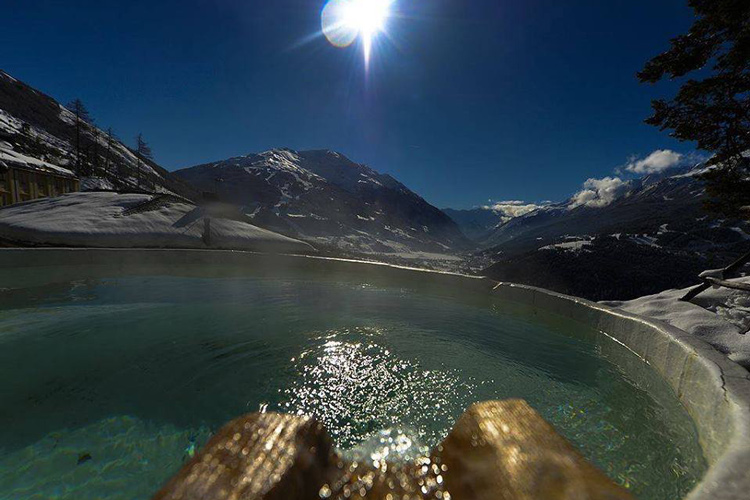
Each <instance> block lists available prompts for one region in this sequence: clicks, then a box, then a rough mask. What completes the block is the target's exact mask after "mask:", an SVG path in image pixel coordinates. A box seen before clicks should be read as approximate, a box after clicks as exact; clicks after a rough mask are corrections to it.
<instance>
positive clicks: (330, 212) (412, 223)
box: [175, 149, 468, 254]
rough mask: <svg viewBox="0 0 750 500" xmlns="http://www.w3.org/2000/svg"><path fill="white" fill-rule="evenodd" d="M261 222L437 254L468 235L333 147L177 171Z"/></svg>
mask: <svg viewBox="0 0 750 500" xmlns="http://www.w3.org/2000/svg"><path fill="white" fill-rule="evenodd" d="M175 173H176V174H177V175H179V176H180V177H182V178H183V179H185V180H186V181H188V182H189V183H191V184H192V185H194V186H196V187H197V188H199V189H200V190H202V191H204V192H211V193H216V194H217V195H218V196H219V198H221V199H222V200H223V201H229V202H232V203H236V204H239V205H243V206H244V207H245V212H246V213H247V214H248V215H249V216H251V217H252V219H253V222H254V223H255V224H258V225H259V226H261V227H266V228H268V229H271V230H274V231H278V232H281V233H283V234H287V235H290V236H294V237H300V238H304V239H306V240H308V241H311V242H313V243H314V244H315V245H316V246H317V247H318V248H326V247H332V248H335V249H337V250H344V251H348V252H353V253H365V254H367V253H393V254H398V253H401V252H413V251H424V252H436V253H444V252H449V251H455V250H457V249H458V250H460V249H464V248H466V247H467V246H468V241H467V240H466V239H465V238H464V236H463V235H462V234H461V232H460V230H459V228H458V226H457V225H456V224H455V222H453V221H452V220H451V219H450V218H449V217H448V216H447V215H445V214H444V213H443V212H441V211H440V210H439V209H437V208H435V207H434V206H432V205H430V204H429V203H427V202H426V201H425V200H424V199H422V198H421V197H420V196H418V195H417V194H415V193H414V192H412V191H411V190H409V189H408V188H407V187H406V186H404V185H403V184H401V183H400V182H398V181H397V180H396V179H394V178H393V177H391V176H390V175H387V174H380V173H378V172H376V171H375V170H373V169H371V168H369V167H367V166H366V165H362V164H359V163H355V162H353V161H351V160H349V159H348V158H346V157H345V156H344V155H342V154H340V153H336V152H334V151H327V150H315V151H293V150H290V149H274V150H271V151H266V152H263V153H259V154H249V155H246V156H240V157H237V158H230V159H228V160H223V161H218V162H213V163H208V164H204V165H198V166H195V167H191V168H186V169H182V170H178V171H176V172H175Z"/></svg>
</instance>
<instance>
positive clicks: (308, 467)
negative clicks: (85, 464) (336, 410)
mask: <svg viewBox="0 0 750 500" xmlns="http://www.w3.org/2000/svg"><path fill="white" fill-rule="evenodd" d="M334 463H335V457H334V455H333V452H332V444H331V440H330V438H329V437H328V435H327V434H326V433H325V431H324V430H323V427H322V426H321V425H320V424H318V423H317V422H315V421H314V420H313V419H312V418H309V417H300V416H294V415H281V414H276V413H253V414H250V415H245V416H243V417H240V418H238V419H236V420H233V421H231V422H230V423H228V424H227V425H225V426H224V427H222V428H221V429H220V430H219V431H218V432H217V433H216V435H214V436H213V437H212V438H211V440H209V442H208V444H206V446H205V447H204V448H203V449H202V450H201V451H200V452H199V453H198V454H197V455H196V456H195V457H194V458H193V459H192V460H190V461H189V462H188V463H187V464H185V465H184V466H183V468H182V469H180V471H179V472H178V473H177V475H176V476H174V477H173V478H172V479H171V480H170V481H169V482H168V483H167V484H166V485H165V486H164V487H163V488H162V489H161V490H160V491H159V492H158V493H157V494H156V495H155V496H154V497H153V498H154V500H177V499H180V500H198V499H204V500H205V499H211V500H225V499H226V500H228V499H239V498H241V499H243V500H261V499H263V500H276V499H277V500H289V499H318V498H320V497H319V496H318V492H319V490H320V488H321V487H322V486H323V485H324V484H325V483H326V482H327V478H328V477H329V475H330V467H331V466H332V465H333V464H334Z"/></svg>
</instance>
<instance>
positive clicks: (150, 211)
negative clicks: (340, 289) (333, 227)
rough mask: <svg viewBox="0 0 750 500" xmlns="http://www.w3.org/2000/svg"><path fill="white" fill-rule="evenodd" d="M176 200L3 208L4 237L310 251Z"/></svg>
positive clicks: (111, 196)
mask: <svg viewBox="0 0 750 500" xmlns="http://www.w3.org/2000/svg"><path fill="white" fill-rule="evenodd" d="M206 215H207V213H206V210H205V209H203V208H200V207H197V206H195V205H193V204H191V203H190V202H188V201H186V200H183V199H180V198H178V197H175V196H160V195H150V194H133V193H129V194H121V193H115V192H80V193H70V194H66V195H63V196H59V197H57V198H45V199H39V200H34V201H30V202H26V203H20V204H17V205H11V206H9V207H5V208H3V209H0V238H2V239H3V240H8V241H11V242H17V243H22V244H32V245H33V244H39V245H62V246H87V247H152V248H153V247H157V248H225V249H234V250H251V251H259V252H280V253H310V252H312V251H314V249H313V247H312V246H310V245H308V244H307V243H304V242H301V241H298V240H295V239H292V238H288V237H286V236H282V235H280V234H277V233H274V232H272V231H268V230H266V229H261V228H259V227H256V226H253V225H251V224H248V223H246V222H242V221H238V220H232V219H228V218H223V217H221V216H220V215H217V214H214V213H212V214H210V218H211V223H210V246H209V245H207V244H206V243H205V242H204V238H203V236H204V228H205V222H204V221H205V219H206Z"/></svg>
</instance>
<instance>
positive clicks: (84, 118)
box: [67, 98, 91, 175]
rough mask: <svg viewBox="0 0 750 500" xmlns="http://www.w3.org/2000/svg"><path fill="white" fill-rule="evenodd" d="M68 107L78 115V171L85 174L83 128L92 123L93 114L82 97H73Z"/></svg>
mask: <svg viewBox="0 0 750 500" xmlns="http://www.w3.org/2000/svg"><path fill="white" fill-rule="evenodd" d="M67 108H68V109H69V110H70V111H71V112H72V113H73V114H75V115H76V124H75V127H76V173H77V174H78V175H82V174H83V168H82V164H81V129H82V128H83V126H84V124H86V123H89V124H90V123H91V115H90V114H89V110H88V109H86V106H85V105H84V104H83V101H81V100H80V99H77V98H76V99H73V100H72V101H70V103H69V104H68V106H67Z"/></svg>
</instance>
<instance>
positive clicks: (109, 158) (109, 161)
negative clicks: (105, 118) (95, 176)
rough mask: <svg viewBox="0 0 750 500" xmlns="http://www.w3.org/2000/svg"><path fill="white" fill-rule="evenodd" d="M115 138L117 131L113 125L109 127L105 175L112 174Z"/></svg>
mask: <svg viewBox="0 0 750 500" xmlns="http://www.w3.org/2000/svg"><path fill="white" fill-rule="evenodd" d="M114 140H115V133H114V131H113V130H112V127H107V152H106V156H105V159H104V177H107V175H110V174H111V172H110V167H111V165H112V143H113V142H114Z"/></svg>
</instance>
